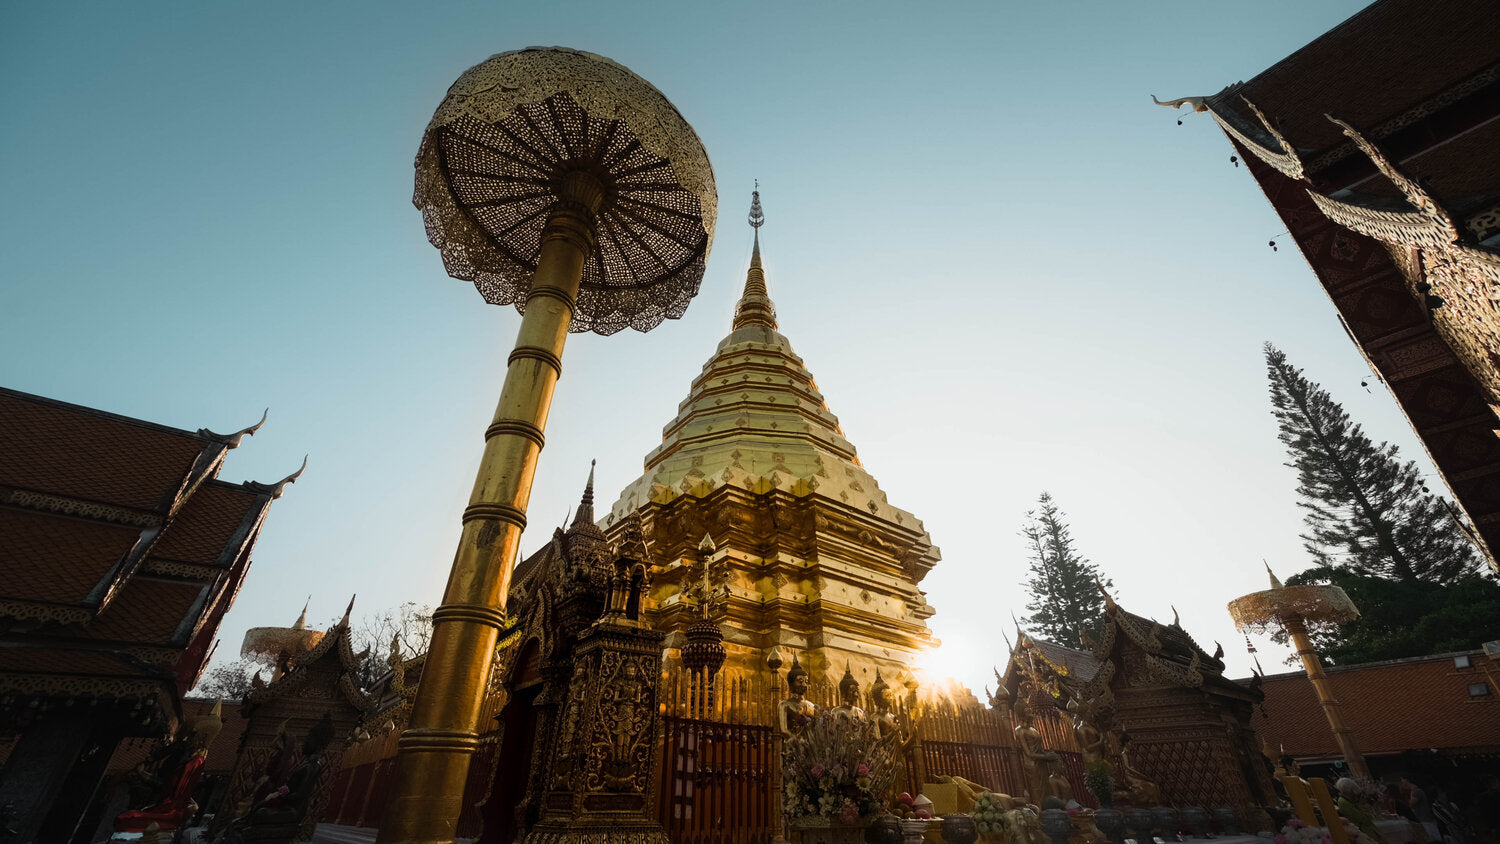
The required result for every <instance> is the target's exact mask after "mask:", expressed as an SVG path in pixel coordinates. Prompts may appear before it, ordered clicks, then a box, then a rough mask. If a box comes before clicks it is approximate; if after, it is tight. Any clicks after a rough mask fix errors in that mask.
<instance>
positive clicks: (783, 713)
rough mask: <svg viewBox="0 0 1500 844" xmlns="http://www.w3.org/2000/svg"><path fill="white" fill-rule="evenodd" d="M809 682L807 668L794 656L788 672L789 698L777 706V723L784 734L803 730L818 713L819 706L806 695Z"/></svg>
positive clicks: (794, 733)
mask: <svg viewBox="0 0 1500 844" xmlns="http://www.w3.org/2000/svg"><path fill="white" fill-rule="evenodd" d="M807 684H808V677H807V669H805V668H803V667H802V664H801V663H799V662H798V661H797V658H796V657H795V656H794V657H792V668H791V670H790V671H787V673H786V685H787V692H788V694H787V698H786V700H783V701H782V702H781V704H780V705H779V706H777V708H776V721H777V725H778V726H779V727H780V728H781V734H782V735H784V736H794V735H796V734H797V733H800V732H802V728H803V727H805V726H807V722H809V721H811V720H812V718H813V716H814V715H816V714H818V707H817V706H816V705H814V704H813V702H812V701H810V700H808V699H807V698H806V697H804V696H805V695H806V694H807Z"/></svg>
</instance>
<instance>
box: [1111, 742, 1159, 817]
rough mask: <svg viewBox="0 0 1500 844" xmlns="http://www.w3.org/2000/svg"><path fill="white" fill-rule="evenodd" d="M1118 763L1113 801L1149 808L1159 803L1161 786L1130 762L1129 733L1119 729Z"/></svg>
mask: <svg viewBox="0 0 1500 844" xmlns="http://www.w3.org/2000/svg"><path fill="white" fill-rule="evenodd" d="M1118 742H1119V758H1120V764H1119V765H1118V766H1117V767H1116V769H1115V773H1116V776H1115V785H1116V786H1117V788H1116V789H1115V792H1114V794H1113V795H1112V796H1113V797H1114V800H1115V803H1117V804H1120V805H1125V806H1140V807H1145V808H1149V807H1151V806H1159V805H1161V786H1158V785H1157V784H1156V783H1154V782H1152V781H1151V780H1149V779H1147V778H1146V775H1145V774H1143V773H1141V772H1140V770H1139V769H1137V768H1136V767H1135V766H1134V765H1132V764H1131V762H1130V734H1129V733H1126V732H1124V731H1121V732H1120V734H1119V737H1118Z"/></svg>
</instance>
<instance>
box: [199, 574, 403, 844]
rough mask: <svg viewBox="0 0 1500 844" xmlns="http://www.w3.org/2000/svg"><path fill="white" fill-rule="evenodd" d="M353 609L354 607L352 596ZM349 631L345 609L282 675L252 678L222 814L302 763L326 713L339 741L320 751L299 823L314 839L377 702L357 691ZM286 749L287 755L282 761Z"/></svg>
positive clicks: (356, 663) (356, 664)
mask: <svg viewBox="0 0 1500 844" xmlns="http://www.w3.org/2000/svg"><path fill="white" fill-rule="evenodd" d="M349 607H350V609H351V610H352V609H353V607H354V603H353V602H352V601H351V602H350V604H349ZM350 636H351V633H350V630H349V614H348V613H347V612H346V613H345V614H344V617H343V618H342V619H340V620H339V622H338V623H337V624H335V625H334V626H333V628H331V629H330V630H329V631H328V632H327V633H326V634H324V636H323V638H322V639H321V640H320V641H319V642H318V644H316V645H314V646H313V648H312V649H311V650H309V651H307V652H306V653H303V654H301V655H299V656H297V657H296V658H295V660H294V661H293V662H292V663H291V665H290V666H289V668H288V669H287V671H286V673H285V674H283V675H282V676H281V677H279V678H277V679H276V680H275V681H273V682H271V683H270V684H265V685H262V684H261V683H260V680H259V677H256V678H255V680H254V686H253V687H252V688H251V690H250V692H249V693H248V694H246V695H245V700H244V702H243V705H242V707H241V712H242V713H243V715H244V717H245V718H246V719H248V721H249V723H248V724H247V725H246V726H245V732H244V734H243V736H242V737H241V738H240V747H239V755H238V756H237V757H236V759H235V764H234V771H233V773H232V774H230V778H229V787H228V789H227V791H226V792H225V794H224V797H223V800H222V802H221V803H220V805H219V807H218V809H219V812H220V813H221V814H223V815H224V816H225V817H230V816H233V815H234V814H235V813H236V809H237V808H238V806H239V805H240V804H241V803H242V802H243V801H244V800H245V799H246V798H247V797H250V796H251V795H252V793H253V792H254V791H255V789H256V787H257V786H258V785H260V784H261V783H262V782H263V779H262V778H263V777H265V776H266V775H267V773H268V772H270V771H271V770H272V769H273V768H277V767H281V768H283V769H284V770H283V773H290V771H291V767H290V766H291V765H295V764H296V763H297V762H300V761H301V756H302V742H303V740H304V739H305V738H306V737H307V734H308V732H309V731H310V730H311V729H312V728H313V727H314V725H316V724H317V723H318V722H319V721H320V720H321V719H322V718H323V716H324V715H328V716H329V717H330V718H331V719H332V722H333V728H334V733H333V736H334V738H333V741H332V742H331V743H330V744H329V745H328V746H327V748H325V749H324V750H323V753H322V763H323V764H322V770H321V772H320V774H319V779H320V782H319V785H318V787H317V789H316V796H315V797H314V798H313V800H312V802H311V803H310V804H309V807H308V812H307V815H306V817H305V818H304V819H303V824H302V833H303V835H304V836H305V837H306V838H311V836H312V831H313V827H314V826H315V825H316V824H317V822H318V820H319V819H320V818H321V817H322V816H323V815H324V814H325V806H326V804H327V803H328V800H329V797H330V788H331V786H332V785H333V784H334V780H335V777H336V775H337V772H338V771H339V769H340V767H341V763H340V757H341V756H342V755H343V753H344V749H345V748H346V747H347V746H348V744H349V742H350V741H351V740H352V739H353V738H354V736H355V734H356V733H357V732H358V731H359V730H360V729H361V728H362V727H363V726H364V722H365V720H366V718H367V717H368V716H370V715H371V714H372V712H373V711H374V710H375V705H376V700H375V699H374V698H373V697H372V696H371V695H369V694H366V693H365V692H364V691H362V690H361V689H360V688H359V684H358V679H357V678H358V671H359V663H360V659H361V657H362V656H363V655H362V654H355V653H354V650H353V647H352V643H351V639H350ZM284 742H285V749H283V743H284ZM281 754H285V755H284V758H283V759H282V761H281V762H280V765H279V766H278V765H277V760H278V756H279V755H281ZM273 776H274V774H273Z"/></svg>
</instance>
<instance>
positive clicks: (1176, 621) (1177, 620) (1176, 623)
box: [1167, 604, 1182, 630]
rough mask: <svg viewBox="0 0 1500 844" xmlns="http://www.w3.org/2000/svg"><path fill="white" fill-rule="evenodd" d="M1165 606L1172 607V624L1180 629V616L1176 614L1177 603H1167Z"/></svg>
mask: <svg viewBox="0 0 1500 844" xmlns="http://www.w3.org/2000/svg"><path fill="white" fill-rule="evenodd" d="M1167 606H1169V607H1171V608H1172V626H1173V627H1176V628H1178V629H1179V630H1180V629H1182V616H1180V615H1178V614H1177V605H1176V604H1168V605H1167Z"/></svg>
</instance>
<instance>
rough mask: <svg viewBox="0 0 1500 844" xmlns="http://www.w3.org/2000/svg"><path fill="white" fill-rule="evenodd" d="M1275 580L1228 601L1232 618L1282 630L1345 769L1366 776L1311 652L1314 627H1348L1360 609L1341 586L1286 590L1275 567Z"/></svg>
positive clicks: (1244, 623) (1255, 626)
mask: <svg viewBox="0 0 1500 844" xmlns="http://www.w3.org/2000/svg"><path fill="white" fill-rule="evenodd" d="M1266 574H1268V575H1270V577H1271V588H1270V589H1266V590H1264V591H1261V592H1252V593H1251V594H1249V595H1245V596H1242V597H1239V598H1235V599H1234V600H1233V601H1230V602H1229V615H1230V616H1231V617H1232V618H1234V624H1235V626H1236V627H1238V628H1241V629H1249V630H1254V631H1255V632H1257V633H1264V632H1265V631H1267V630H1272V629H1276V628H1280V629H1281V630H1283V631H1285V632H1286V634H1287V636H1288V637H1289V638H1290V639H1291V640H1292V644H1293V645H1295V646H1296V647H1297V656H1299V657H1301V658H1302V667H1303V668H1305V669H1307V679H1308V680H1309V681H1310V682H1311V683H1312V685H1313V690H1314V691H1315V692H1317V695H1318V702H1319V703H1321V704H1322V705H1323V714H1324V715H1326V716H1327V717H1328V726H1329V727H1330V728H1332V730H1333V738H1334V741H1336V742H1338V745H1339V751H1340V752H1341V753H1343V755H1344V764H1346V765H1348V766H1349V771H1350V773H1352V774H1353V775H1354V776H1356V777H1368V776H1369V775H1370V769H1369V767H1368V766H1367V765H1365V757H1364V756H1363V755H1362V754H1361V753H1360V752H1359V748H1357V747H1356V746H1355V744H1354V732H1353V731H1352V730H1350V729H1349V726H1348V725H1347V724H1345V723H1344V712H1343V709H1342V707H1340V706H1339V701H1338V698H1336V697H1334V696H1333V685H1332V684H1331V683H1330V682H1329V681H1328V675H1327V674H1326V673H1324V671H1323V662H1322V661H1321V660H1319V659H1318V652H1317V651H1315V650H1313V645H1312V637H1311V636H1309V635H1308V631H1309V629H1310V628H1312V627H1323V626H1329V625H1337V624H1344V623H1346V622H1349V621H1353V620H1354V619H1356V618H1359V609H1358V608H1356V607H1355V606H1354V602H1353V601H1351V600H1349V595H1348V594H1347V593H1345V592H1344V590H1342V589H1340V588H1339V587H1337V586H1328V585H1321V584H1309V585H1302V586H1286V585H1284V584H1283V583H1282V582H1281V579H1280V578H1278V577H1277V576H1276V573H1275V572H1273V571H1271V567H1270V566H1269V565H1268V566H1266Z"/></svg>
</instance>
